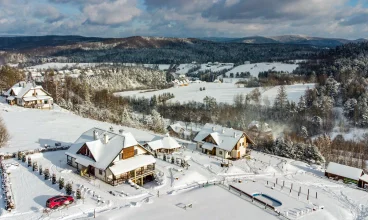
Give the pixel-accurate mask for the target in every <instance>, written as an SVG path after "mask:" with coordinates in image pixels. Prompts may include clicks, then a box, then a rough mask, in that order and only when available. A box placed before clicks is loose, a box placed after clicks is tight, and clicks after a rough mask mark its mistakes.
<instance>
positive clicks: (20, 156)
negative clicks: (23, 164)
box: [18, 151, 23, 160]
mask: <svg viewBox="0 0 368 220" xmlns="http://www.w3.org/2000/svg"><path fill="white" fill-rule="evenodd" d="M22 154H23V153H22V152H21V151H18V160H21V159H22Z"/></svg>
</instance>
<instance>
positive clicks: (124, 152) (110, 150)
mask: <svg viewBox="0 0 368 220" xmlns="http://www.w3.org/2000/svg"><path fill="white" fill-rule="evenodd" d="M65 154H66V156H67V163H68V164H69V165H70V166H72V167H75V168H76V169H77V171H78V173H79V174H80V175H81V176H86V177H93V178H94V177H95V178H98V179H100V180H102V181H105V182H107V183H109V184H111V185H118V184H121V183H123V182H125V181H127V180H131V181H133V182H134V183H136V184H138V185H143V184H144V183H146V182H149V181H151V180H153V179H154V176H155V163H156V160H155V158H154V157H153V156H152V155H151V154H150V153H149V152H148V151H147V150H146V149H145V148H144V147H142V146H141V145H140V144H139V143H138V142H137V141H136V139H135V138H134V136H133V135H132V134H131V133H129V132H123V131H122V130H120V131H119V133H114V132H112V131H106V130H103V129H99V128H92V129H90V130H88V131H86V132H84V133H83V134H82V135H81V136H80V137H79V138H78V139H77V141H76V142H75V143H74V144H73V145H72V146H71V147H70V148H69V149H68V151H67V152H66V153H65Z"/></svg>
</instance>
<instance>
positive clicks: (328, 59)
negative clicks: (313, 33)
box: [296, 42, 368, 81]
mask: <svg viewBox="0 0 368 220" xmlns="http://www.w3.org/2000/svg"><path fill="white" fill-rule="evenodd" d="M296 73H300V74H303V75H304V74H306V75H309V74H312V73H315V74H316V75H317V76H320V75H327V76H333V77H334V78H335V79H337V80H338V81H341V80H342V81H344V79H347V78H346V77H345V78H344V79H342V78H341V76H342V75H344V76H348V75H351V76H350V78H351V77H352V75H356V74H358V75H359V76H362V77H367V76H368V42H362V43H349V44H344V45H341V46H338V47H336V48H334V49H330V50H323V51H320V52H319V53H318V55H316V56H315V58H314V59H311V60H309V61H308V62H306V63H303V64H301V65H300V67H299V68H298V69H297V70H296Z"/></svg>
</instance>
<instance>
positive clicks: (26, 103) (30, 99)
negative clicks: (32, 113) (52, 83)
mask: <svg viewBox="0 0 368 220" xmlns="http://www.w3.org/2000/svg"><path fill="white" fill-rule="evenodd" d="M4 96H5V97H7V98H6V100H7V102H8V104H9V105H19V106H23V107H26V108H39V109H51V108H52V104H53V98H52V97H51V96H50V94H49V93H48V92H46V91H45V90H44V89H43V88H42V86H36V85H34V84H33V83H26V82H24V81H21V82H19V83H17V84H15V85H14V86H13V87H11V88H10V89H9V90H8V91H6V92H5V93H4Z"/></svg>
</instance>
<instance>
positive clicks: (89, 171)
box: [88, 166, 95, 176]
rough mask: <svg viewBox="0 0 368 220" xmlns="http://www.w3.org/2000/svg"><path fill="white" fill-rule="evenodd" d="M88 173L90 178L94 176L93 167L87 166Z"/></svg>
mask: <svg viewBox="0 0 368 220" xmlns="http://www.w3.org/2000/svg"><path fill="white" fill-rule="evenodd" d="M88 173H89V175H91V176H94V175H95V168H94V167H93V166H88Z"/></svg>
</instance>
